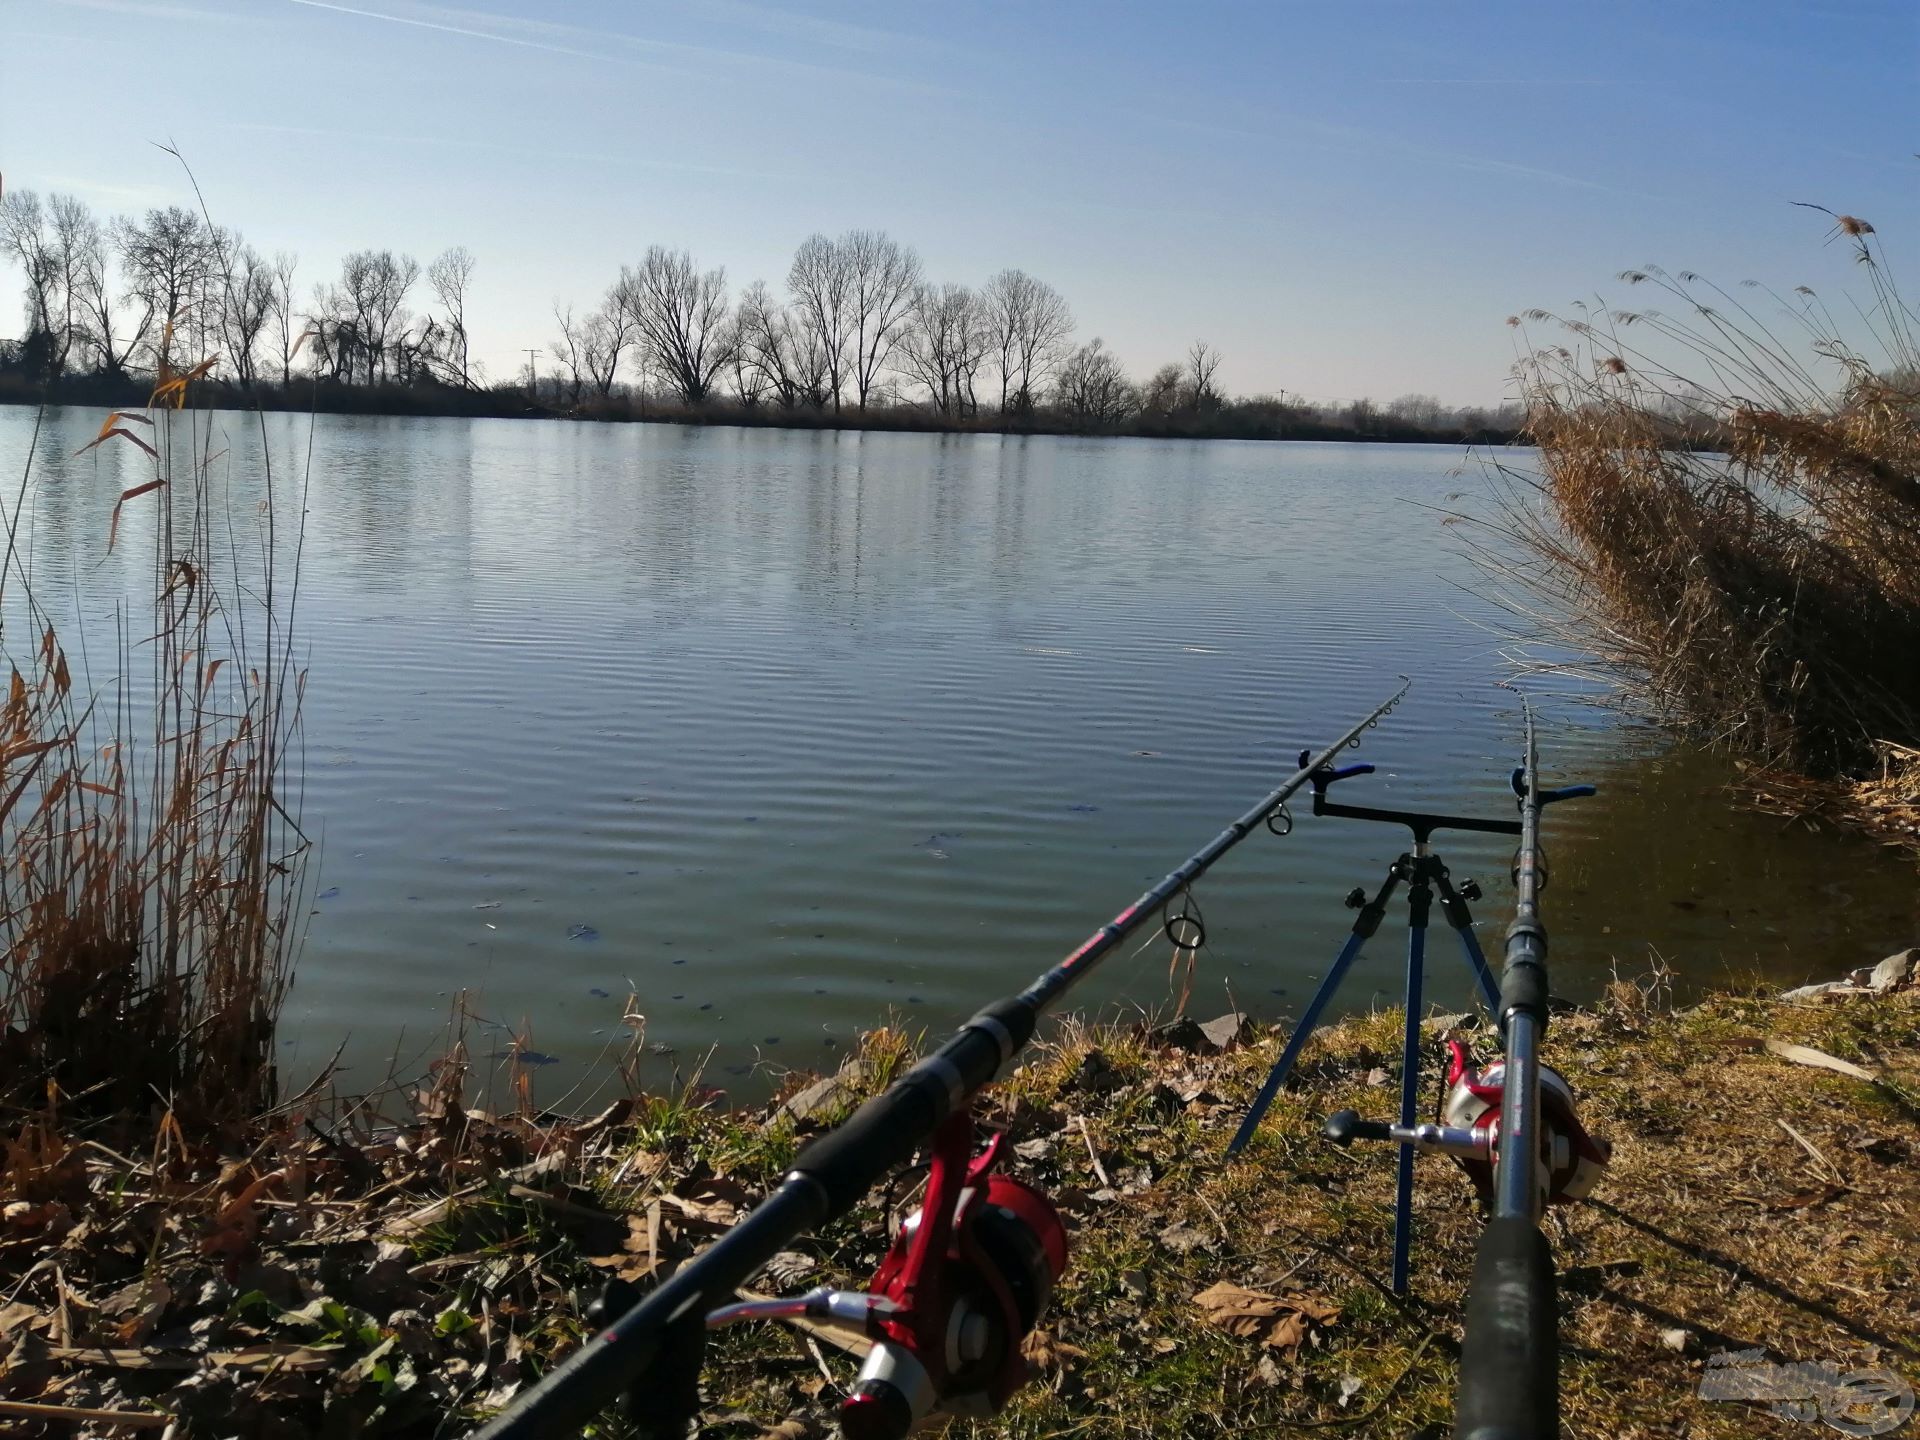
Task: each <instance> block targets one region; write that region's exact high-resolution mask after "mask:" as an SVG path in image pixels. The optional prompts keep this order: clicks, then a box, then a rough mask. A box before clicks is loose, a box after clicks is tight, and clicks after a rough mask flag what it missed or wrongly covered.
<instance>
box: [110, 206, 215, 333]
mask: <svg viewBox="0 0 1920 1440" xmlns="http://www.w3.org/2000/svg"><path fill="white" fill-rule="evenodd" d="M114 241H115V244H116V245H117V246H118V248H119V251H120V264H121V268H122V269H123V270H124V271H125V274H126V282H127V289H128V291H129V292H130V293H131V294H132V295H133V296H134V297H135V303H136V304H139V305H144V306H146V307H147V309H148V310H150V311H151V312H152V314H153V319H154V323H155V325H156V326H157V327H158V333H157V334H154V335H153V336H152V338H150V339H149V340H148V342H147V351H148V355H149V357H150V358H151V360H152V361H153V368H154V369H155V370H156V371H158V370H164V369H169V368H171V367H172V365H173V360H174V357H175V355H179V354H184V355H196V354H197V352H198V351H200V350H202V349H205V348H209V347H207V346H206V345H205V343H204V342H205V331H206V329H207V319H208V317H207V316H206V315H205V314H204V313H203V311H204V305H203V302H204V300H205V299H206V282H207V276H208V272H209V271H210V270H211V269H212V268H213V263H214V238H213V236H212V235H211V234H210V233H209V232H208V230H207V224H206V221H205V220H204V219H203V218H202V217H201V216H200V215H199V214H198V213H197V212H195V211H192V210H187V209H183V208H182V207H181V206H178V205H169V206H167V207H166V208H165V209H163V210H149V211H148V212H147V213H146V216H145V217H144V218H143V219H140V220H128V219H126V218H124V217H122V218H121V219H119V220H117V221H116V222H115V225H114Z"/></svg>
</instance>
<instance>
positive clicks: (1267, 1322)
mask: <svg viewBox="0 0 1920 1440" xmlns="http://www.w3.org/2000/svg"><path fill="white" fill-rule="evenodd" d="M1193 1303H1194V1304H1195V1305H1197V1306H1199V1307H1200V1309H1201V1311H1202V1313H1203V1315H1204V1317H1205V1319H1206V1321H1207V1323H1208V1324H1209V1325H1213V1326H1215V1327H1217V1328H1219V1329H1221V1330H1225V1331H1226V1332H1227V1333H1228V1334H1229V1335H1238V1336H1240V1337H1241V1338H1242V1339H1248V1340H1258V1341H1259V1342H1260V1343H1261V1344H1262V1345H1265V1346H1267V1347H1268V1348H1270V1349H1274V1350H1292V1349H1295V1348H1297V1347H1298V1346H1299V1344H1300V1342H1301V1341H1303V1340H1305V1339H1306V1338H1307V1322H1308V1321H1313V1322H1314V1323H1315V1324H1320V1325H1330V1324H1332V1323H1333V1322H1334V1321H1335V1320H1336V1319H1338V1318H1339V1315H1340V1307H1339V1306H1337V1305H1333V1304H1330V1303H1328V1302H1327V1301H1325V1300H1323V1299H1321V1298H1320V1297H1318V1296H1314V1295H1286V1296H1279V1295H1269V1294H1267V1293H1266V1292H1265V1291H1264V1290H1249V1289H1247V1287H1246V1286H1244V1285H1235V1284H1233V1283H1232V1282H1230V1281H1226V1280H1222V1281H1220V1282H1219V1283H1217V1284H1214V1285H1210V1286H1208V1287H1207V1288H1206V1289H1205V1290H1202V1291H1201V1292H1200V1293H1199V1294H1198V1295H1196V1296H1194V1297H1193Z"/></svg>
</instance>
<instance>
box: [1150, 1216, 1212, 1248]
mask: <svg viewBox="0 0 1920 1440" xmlns="http://www.w3.org/2000/svg"><path fill="white" fill-rule="evenodd" d="M1159 1240H1160V1244H1161V1245H1162V1246H1163V1247H1165V1248H1166V1249H1168V1250H1171V1251H1173V1253H1174V1254H1176V1255H1186V1254H1189V1253H1191V1252H1192V1251H1195V1250H1199V1249H1201V1248H1203V1247H1205V1246H1208V1245H1210V1244H1212V1241H1210V1240H1209V1239H1208V1238H1207V1232H1206V1231H1204V1230H1202V1229H1200V1228H1199V1227H1198V1226H1197V1225H1189V1224H1187V1222H1186V1221H1184V1220H1176V1221H1175V1222H1174V1223H1173V1224H1171V1225H1169V1226H1168V1227H1167V1228H1166V1229H1164V1230H1162V1231H1161V1232H1160V1235H1159Z"/></svg>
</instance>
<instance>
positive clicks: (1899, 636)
mask: <svg viewBox="0 0 1920 1440" xmlns="http://www.w3.org/2000/svg"><path fill="white" fill-rule="evenodd" d="M1828 213H1830V212H1828ZM1831 219H1832V220H1833V230H1832V237H1831V238H1832V239H1833V240H1834V241H1835V242H1837V243H1840V244H1844V245H1845V246H1847V247H1848V249H1849V250H1850V251H1851V253H1852V256H1853V259H1854V260H1855V261H1856V262H1857V266H1858V268H1859V270H1860V271H1861V272H1862V274H1863V275H1864V277H1865V280H1866V291H1867V293H1866V295H1865V296H1863V297H1860V299H1859V300H1858V302H1857V303H1853V304H1851V305H1850V306H1849V307H1847V308H1846V310H1845V312H1844V313H1845V314H1846V315H1847V316H1848V321H1847V323H1846V324H1841V323H1840V322H1839V321H1838V320H1837V319H1836V317H1835V315H1834V313H1833V312H1832V311H1830V310H1829V309H1828V307H1827V306H1826V304H1825V303H1824V302H1823V301H1822V300H1821V298H1820V296H1819V295H1818V294H1816V293H1815V292H1814V291H1812V290H1810V289H1807V288H1805V287H1801V288H1799V289H1797V290H1795V291H1794V292H1792V294H1791V295H1790V296H1789V295H1781V294H1779V293H1776V292H1773V291H1770V290H1766V289H1765V288H1764V287H1759V286H1753V287H1750V288H1751V290H1752V291H1753V292H1756V293H1753V294H1750V295H1749V296H1746V297H1742V296H1738V295H1736V294H1734V293H1731V292H1729V291H1726V290H1723V289H1721V288H1720V287H1718V286H1716V285H1713V284H1712V283H1711V282H1709V281H1707V280H1705V279H1703V278H1702V277H1700V276H1698V275H1694V274H1687V273H1682V274H1679V275H1669V274H1667V273H1665V272H1663V271H1660V270H1657V269H1646V270H1635V271H1628V272H1627V273H1626V274H1624V275H1623V276H1622V277H1621V278H1622V280H1623V281H1625V282H1626V283H1627V284H1628V285H1630V286H1634V287H1640V288H1644V289H1646V290H1650V291H1652V292H1653V295H1654V300H1655V303H1654V304H1653V305H1650V306H1644V307H1641V308H1638V309H1610V308H1607V307H1605V306H1586V305H1581V306H1578V307H1576V308H1575V310H1574V311H1573V312H1572V313H1571V314H1568V315H1564V316H1561V315H1555V314H1552V313H1550V312H1547V311H1543V310H1532V311H1528V312H1526V314H1524V315H1522V316H1516V317H1514V319H1513V321H1512V322H1511V323H1512V324H1513V325H1514V326H1515V327H1516V330H1517V331H1518V332H1519V334H1520V336H1521V354H1520V358H1519V361H1518V364H1517V366H1516V375H1517V377H1518V380H1519V384H1520V387H1521V391H1522V394H1523V396H1524V398H1525V401H1526V406H1527V438H1529V439H1530V440H1531V441H1532V442H1533V443H1534V444H1535V445H1537V446H1538V447H1539V465H1538V468H1537V470H1523V469H1520V468H1518V467H1514V466H1511V465H1506V464H1500V465H1497V466H1496V474H1497V475H1498V477H1499V480H1500V482H1501V483H1500V484H1499V486H1498V489H1499V492H1500V493H1499V502H1500V503H1499V504H1498V506H1497V509H1496V512H1495V514H1494V515H1493V516H1492V517H1491V518H1490V519H1486V518H1483V519H1482V521H1481V523H1482V524H1486V525H1490V526H1491V527H1492V529H1493V530H1494V531H1496V532H1498V533H1497V535H1487V534H1484V533H1483V534H1482V535H1480V536H1479V537H1478V541H1477V542H1476V543H1477V545H1478V550H1479V554H1480V556H1481V558H1482V560H1483V563H1484V564H1486V566H1487V567H1488V568H1489V569H1490V570H1491V571H1492V572H1494V573H1495V574H1496V576H1497V577H1498V578H1499V579H1500V580H1502V581H1506V582H1514V583H1513V584H1512V585H1510V586H1509V587H1508V590H1507V594H1508V596H1509V601H1510V603H1511V604H1512V606H1513V608H1515V609H1516V610H1518V611H1520V612H1521V613H1523V614H1525V615H1526V616H1527V617H1528V618H1529V620H1530V621H1532V622H1534V623H1535V624H1536V625H1537V626H1539V627H1540V628H1541V629H1542V630H1543V631H1544V632H1545V633H1546V634H1547V635H1548V636H1549V638H1551V639H1554V640H1557V641H1561V642H1564V643H1565V644H1566V645H1568V646H1570V647H1572V648H1574V649H1576V650H1578V651H1580V652H1582V653H1583V654H1585V655H1588V656H1591V657H1592V658H1593V660H1594V662H1595V664H1594V665H1593V666H1592V667H1590V671H1589V673H1598V674H1600V675H1602V676H1604V677H1605V678H1606V679H1608V680H1610V681H1611V682H1613V683H1614V684H1616V685H1619V686H1621V687H1623V688H1624V689H1625V690H1626V691H1627V692H1629V693H1630V694H1631V696H1632V697H1634V699H1636V700H1637V701H1638V702H1639V703H1640V704H1641V705H1642V706H1643V707H1644V708H1646V709H1648V710H1650V711H1651V712H1652V713H1653V714H1655V715H1656V716H1657V717H1659V718H1661V719H1663V720H1665V721H1668V722H1671V723H1673V724H1675V725H1677V726H1678V727H1680V728H1682V729H1684V730H1686V731H1688V732H1690V733H1691V734H1693V735H1694V736H1696V737H1698V738H1701V739H1704V740H1706V741H1708V742H1710V743H1712V744H1715V745H1717V746H1721V747H1725V748H1727V749H1730V750H1732V751H1734V752H1735V753H1736V754H1739V755H1741V756H1742V757H1745V758H1746V759H1748V760H1750V761H1751V762H1753V765H1754V767H1755V770H1756V773H1763V774H1766V775H1769V776H1772V777H1774V779H1775V781H1776V782H1778V783H1774V784H1773V786H1772V789H1773V791H1774V793H1775V794H1776V795H1780V796H1785V795H1787V794H1789V793H1790V792H1792V791H1793V789H1794V786H1793V785H1792V783H1791V782H1792V781H1793V779H1794V778H1795V777H1798V778H1799V779H1800V780H1802V781H1810V782H1815V783H1814V784H1813V786H1812V787H1811V788H1809V787H1806V786H1802V787H1801V799H1802V800H1803V801H1807V802H1811V801H1813V800H1814V799H1815V797H1816V796H1818V797H1824V798H1822V799H1821V800H1820V803H1821V804H1822V805H1826V806H1827V807H1828V808H1831V807H1832V806H1833V805H1834V804H1835V803H1839V802H1840V801H1844V804H1845V805H1847V806H1851V807H1852V808H1853V809H1854V810H1855V811H1858V812H1860V815H1861V816H1865V815H1866V814H1867V813H1868V812H1872V811H1879V810H1886V811H1887V812H1888V813H1889V814H1893V813H1895V812H1900V813H1901V814H1902V815H1904V817H1905V818H1906V819H1908V820H1910V819H1911V818H1912V813H1913V807H1915V806H1916V805H1920V768H1916V767H1915V766H1914V765H1913V764H1912V763H1911V754H1910V752H1911V751H1912V750H1913V749H1914V748H1915V747H1916V746H1917V745H1920V664H1917V663H1916V657H1917V656H1920V348H1916V344H1915V316H1914V313H1913V311H1912V309H1911V308H1910V307H1909V306H1908V304H1907V303H1906V301H1905V300H1904V298H1903V297H1902V296H1901V294H1900V292H1899V289H1898V287H1897V285H1896V284H1895V282H1894V279H1893V277H1892V275H1891V273H1890V271H1889V270H1888V268H1887V266H1886V264H1885V262H1884V258H1883V256H1882V254H1881V251H1880V247H1879V243H1878V240H1877V237H1876V236H1875V233H1874V230H1873V227H1872V226H1871V225H1870V224H1868V223H1867V222H1866V221H1863V220H1860V219H1858V218H1856V217H1853V216H1848V215H1831ZM1661 307H1665V308H1661ZM1546 325H1554V326H1558V327H1559V328H1560V329H1561V330H1562V332H1563V333H1564V335H1565V337H1566V338H1565V339H1564V340H1563V341H1560V342H1558V343H1540V342H1539V341H1538V340H1537V339H1536V338H1535V331H1536V328H1537V327H1541V326H1546ZM1516 541H1517V542H1518V543H1517V547H1516V546H1515V545H1514V543H1513V542H1516ZM1515 553H1518V554H1519V555H1520V556H1521V557H1522V558H1521V559H1520V560H1519V561H1517V562H1516V561H1515V560H1514V559H1513V558H1512V557H1513V556H1514V554H1515ZM1514 597H1519V598H1517V599H1516V598H1514ZM1902 757H1905V758H1904V759H1903V758H1902ZM1834 782H1840V786H1839V788H1838V789H1836V788H1835V784H1834ZM1803 808H1804V807H1803Z"/></svg>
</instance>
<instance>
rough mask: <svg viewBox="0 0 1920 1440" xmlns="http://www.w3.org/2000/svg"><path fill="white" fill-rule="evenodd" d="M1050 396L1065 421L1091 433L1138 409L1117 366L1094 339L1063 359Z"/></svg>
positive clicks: (1137, 404) (1125, 377)
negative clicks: (1054, 399)
mask: <svg viewBox="0 0 1920 1440" xmlns="http://www.w3.org/2000/svg"><path fill="white" fill-rule="evenodd" d="M1054 393H1055V397H1056V400H1057V402H1058V404H1059V406H1060V409H1061V411H1062V412H1063V413H1064V414H1065V415H1066V416H1067V418H1068V419H1069V420H1071V421H1073V422H1074V423H1075V424H1077V425H1080V426H1082V427H1084V428H1086V429H1091V430H1098V429H1105V428H1107V427H1109V426H1114V425H1118V424H1119V423H1120V422H1121V421H1123V420H1125V419H1126V418H1127V417H1128V416H1129V415H1131V414H1133V413H1134V411H1135V410H1136V409H1137V408H1138V406H1139V397H1138V396H1137V395H1136V394H1135V393H1134V389H1133V386H1132V385H1131V384H1130V383H1128V380H1127V376H1126V372H1125V371H1124V370H1122V369H1121V368H1120V362H1119V361H1118V360H1117V359H1115V358H1114V355H1113V352H1112V351H1111V350H1108V349H1107V348H1106V346H1105V345H1103V344H1102V343H1101V342H1100V340H1099V339H1098V338H1097V337H1096V338H1095V339H1094V340H1093V341H1092V342H1091V343H1089V344H1086V345H1082V346H1081V347H1080V348H1079V349H1078V350H1076V351H1074V352H1073V354H1071V355H1069V356H1068V357H1067V359H1066V363H1064V364H1063V365H1062V366H1061V367H1060V378H1059V381H1058V382H1057V384H1056V385H1055V390H1054Z"/></svg>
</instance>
